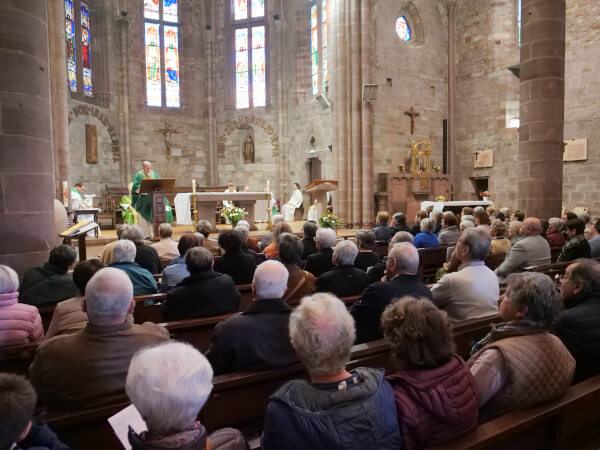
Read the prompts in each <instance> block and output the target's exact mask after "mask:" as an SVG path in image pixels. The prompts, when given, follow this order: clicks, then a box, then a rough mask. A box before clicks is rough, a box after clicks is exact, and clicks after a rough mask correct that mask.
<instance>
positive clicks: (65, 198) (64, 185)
mask: <svg viewBox="0 0 600 450" xmlns="http://www.w3.org/2000/svg"><path fill="white" fill-rule="evenodd" d="M62 191H63V205H65V208H68V207H69V183H68V182H67V181H63V182H62Z"/></svg>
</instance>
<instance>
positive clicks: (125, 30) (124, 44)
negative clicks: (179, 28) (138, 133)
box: [117, 12, 133, 184]
mask: <svg viewBox="0 0 600 450" xmlns="http://www.w3.org/2000/svg"><path fill="white" fill-rule="evenodd" d="M117 23H118V27H119V43H120V45H121V48H120V56H121V57H120V58H119V78H120V80H121V82H120V83H119V131H120V135H121V137H122V140H121V142H122V148H121V155H122V157H121V180H122V182H123V181H124V183H125V184H127V183H129V179H130V178H129V177H132V176H133V162H132V160H131V133H130V129H129V51H130V49H129V19H127V15H126V14H123V12H121V17H119V19H118V21H117Z"/></svg>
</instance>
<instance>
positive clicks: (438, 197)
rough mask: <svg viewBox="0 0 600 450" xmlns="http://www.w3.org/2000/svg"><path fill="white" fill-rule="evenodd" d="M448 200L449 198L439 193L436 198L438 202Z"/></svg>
mask: <svg viewBox="0 0 600 450" xmlns="http://www.w3.org/2000/svg"><path fill="white" fill-rule="evenodd" d="M446 200H448V199H447V198H446V197H444V196H443V195H438V196H437V197H436V198H435V201H436V202H445V201H446Z"/></svg>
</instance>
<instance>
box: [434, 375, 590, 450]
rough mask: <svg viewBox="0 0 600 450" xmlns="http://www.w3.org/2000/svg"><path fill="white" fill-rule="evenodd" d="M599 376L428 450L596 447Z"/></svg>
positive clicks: (528, 449) (522, 449) (541, 449)
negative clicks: (590, 444)
mask: <svg viewBox="0 0 600 450" xmlns="http://www.w3.org/2000/svg"><path fill="white" fill-rule="evenodd" d="M599 401H600V375H598V376H595V377H593V378H590V379H588V380H586V381H583V382H581V383H579V384H576V385H574V386H571V388H570V389H569V390H568V391H567V394H566V395H565V396H564V397H562V398H560V399H558V400H555V401H553V402H549V403H545V404H543V405H539V406H537V407H535V408H529V409H524V410H521V411H515V412H512V413H509V414H505V415H504V416H501V417H499V418H497V419H494V420H492V421H490V422H487V423H484V424H482V425H479V426H478V427H477V429H475V430H474V431H472V432H471V433H468V434H466V435H464V436H463V437H461V438H458V439H455V440H453V441H451V442H447V443H445V444H443V445H440V446H435V447H429V448H430V450H442V449H446V450H480V449H490V450H505V449H510V450H546V449H565V450H567V449H575V448H582V447H583V448H597V446H593V447H591V446H587V445H585V444H589V443H590V442H592V441H594V442H595V443H596V445H597V443H598V439H599V438H600V409H598V402H599Z"/></svg>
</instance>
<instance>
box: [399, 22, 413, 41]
mask: <svg viewBox="0 0 600 450" xmlns="http://www.w3.org/2000/svg"><path fill="white" fill-rule="evenodd" d="M396 34H397V35H398V37H399V38H400V39H402V40H403V41H405V42H408V41H410V37H411V32H410V27H409V26H408V22H407V21H406V17H404V16H400V17H398V18H397V19H396Z"/></svg>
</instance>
